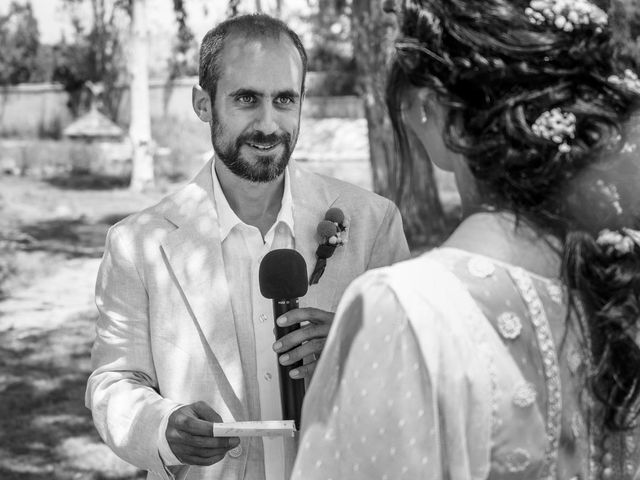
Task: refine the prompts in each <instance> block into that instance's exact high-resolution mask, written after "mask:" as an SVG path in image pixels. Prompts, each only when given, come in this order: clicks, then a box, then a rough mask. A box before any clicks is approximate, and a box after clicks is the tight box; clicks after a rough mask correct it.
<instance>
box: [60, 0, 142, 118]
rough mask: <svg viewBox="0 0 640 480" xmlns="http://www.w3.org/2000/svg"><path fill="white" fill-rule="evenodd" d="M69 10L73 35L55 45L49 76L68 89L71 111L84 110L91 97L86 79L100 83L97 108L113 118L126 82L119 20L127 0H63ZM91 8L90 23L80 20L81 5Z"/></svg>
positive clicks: (123, 12) (127, 4) (127, 5)
mask: <svg viewBox="0 0 640 480" xmlns="http://www.w3.org/2000/svg"><path fill="white" fill-rule="evenodd" d="M65 6H66V8H67V9H68V11H69V13H70V14H71V20H72V25H73V30H74V33H73V38H72V41H71V42H67V41H66V39H63V40H62V41H61V42H60V43H59V44H58V45H57V55H56V67H55V70H54V74H53V80H54V81H56V82H60V83H61V84H62V85H63V86H64V88H65V90H66V91H67V92H68V93H69V97H70V102H69V108H70V109H71V111H72V113H73V114H74V115H78V114H79V113H81V112H82V111H83V110H86V108H87V107H88V103H89V102H90V101H91V99H90V97H88V96H87V92H86V91H85V90H84V89H83V87H84V86H85V85H86V84H87V82H93V83H101V84H102V87H103V89H102V95H101V98H99V102H100V104H101V105H100V106H101V107H102V108H101V109H102V110H103V111H104V113H105V114H106V115H107V116H108V117H109V118H111V120H113V121H117V120H118V110H119V106H120V101H121V98H122V93H123V89H124V86H125V84H126V78H125V76H126V72H127V66H126V59H125V56H124V50H123V38H122V33H121V32H122V31H123V28H122V23H123V21H124V19H125V18H126V15H128V13H127V12H128V9H129V2H128V0H90V1H89V2H87V1H85V0H65ZM87 7H90V8H91V17H90V18H91V24H90V25H89V26H88V27H87V26H86V25H85V23H84V21H83V20H84V18H85V15H83V13H84V10H83V9H84V8H87Z"/></svg>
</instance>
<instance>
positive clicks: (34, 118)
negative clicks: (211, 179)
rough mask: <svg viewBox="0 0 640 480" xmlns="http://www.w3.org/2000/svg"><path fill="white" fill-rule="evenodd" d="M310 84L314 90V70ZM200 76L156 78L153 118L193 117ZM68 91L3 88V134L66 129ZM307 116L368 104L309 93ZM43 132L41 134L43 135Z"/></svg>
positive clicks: (357, 112) (123, 118)
mask: <svg viewBox="0 0 640 480" xmlns="http://www.w3.org/2000/svg"><path fill="white" fill-rule="evenodd" d="M308 75H309V76H308V79H307V84H308V87H310V88H309V90H310V91H313V84H314V77H315V76H316V75H315V74H314V72H309V74H308ZM197 81H198V80H197V77H188V78H180V79H177V80H175V81H174V82H173V83H172V84H171V85H168V84H167V83H166V82H163V81H159V80H155V81H151V82H150V85H149V97H150V98H149V100H150V107H151V118H152V121H153V119H160V118H167V117H170V118H172V119H176V120H178V121H182V120H193V119H194V115H195V114H194V113H193V110H192V108H191V89H192V87H193V85H194V84H196V83H197ZM67 101H68V95H67V93H66V92H65V91H64V89H63V88H62V87H61V86H60V85H54V84H23V85H16V86H11V87H6V88H2V89H0V137H27V138H29V137H31V138H33V137H37V136H39V135H40V134H41V133H42V132H54V131H62V129H63V128H64V127H66V126H67V125H68V124H69V123H71V122H72V121H73V118H72V117H71V114H70V112H69V109H68V108H67ZM302 114H303V116H305V117H310V118H363V116H364V107H363V105H362V101H361V100H360V99H359V98H358V97H356V96H344V97H318V96H308V97H307V98H306V99H305V101H304V104H303V112H302ZM128 122H129V95H128V92H127V91H125V92H124V94H123V98H122V102H121V104H120V114H119V118H118V124H119V125H121V126H126V125H127V124H128ZM40 136H41V135H40Z"/></svg>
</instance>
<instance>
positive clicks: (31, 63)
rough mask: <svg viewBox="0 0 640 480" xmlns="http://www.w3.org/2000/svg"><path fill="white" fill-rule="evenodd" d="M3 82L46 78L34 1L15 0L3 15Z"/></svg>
mask: <svg viewBox="0 0 640 480" xmlns="http://www.w3.org/2000/svg"><path fill="white" fill-rule="evenodd" d="M0 45H2V48H0V85H15V84H17V83H25V82H29V81H42V80H45V79H44V78H42V77H43V76H44V75H43V69H42V68H41V62H42V61H43V60H45V59H44V58H42V57H39V53H40V32H39V31H38V22H37V20H36V18H35V17H34V15H33V10H32V8H31V3H26V4H21V3H18V2H16V1H12V2H11V4H10V6H9V11H8V13H7V14H6V15H1V16H0Z"/></svg>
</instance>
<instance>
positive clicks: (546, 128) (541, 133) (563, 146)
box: [531, 108, 576, 153]
mask: <svg viewBox="0 0 640 480" xmlns="http://www.w3.org/2000/svg"><path fill="white" fill-rule="evenodd" d="M531 130H532V131H533V133H534V134H536V135H537V136H538V137H541V138H546V139H547V140H551V141H553V142H554V143H557V144H558V150H559V151H560V152H561V153H568V152H570V151H571V146H570V145H569V144H568V143H567V142H566V140H567V138H574V137H575V135H576V116H575V115H574V114H573V113H571V112H563V111H562V110H560V109H559V108H553V109H551V110H548V111H546V112H543V113H542V114H541V115H540V116H539V117H538V118H537V119H536V121H535V122H534V123H533V125H531Z"/></svg>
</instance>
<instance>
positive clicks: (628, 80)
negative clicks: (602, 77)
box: [607, 68, 640, 94]
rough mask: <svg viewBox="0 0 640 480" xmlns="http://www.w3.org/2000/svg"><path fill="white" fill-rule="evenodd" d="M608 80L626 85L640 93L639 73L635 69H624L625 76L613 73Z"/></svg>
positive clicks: (615, 83)
mask: <svg viewBox="0 0 640 480" xmlns="http://www.w3.org/2000/svg"><path fill="white" fill-rule="evenodd" d="M607 81H608V82H609V83H611V84H612V85H624V86H625V88H627V89H629V90H631V91H633V92H635V93H637V94H640V79H638V75H636V73H635V72H634V71H632V70H630V69H628V68H627V69H626V70H625V71H624V77H623V78H621V77H619V76H618V75H611V76H610V77H609V78H607Z"/></svg>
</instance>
